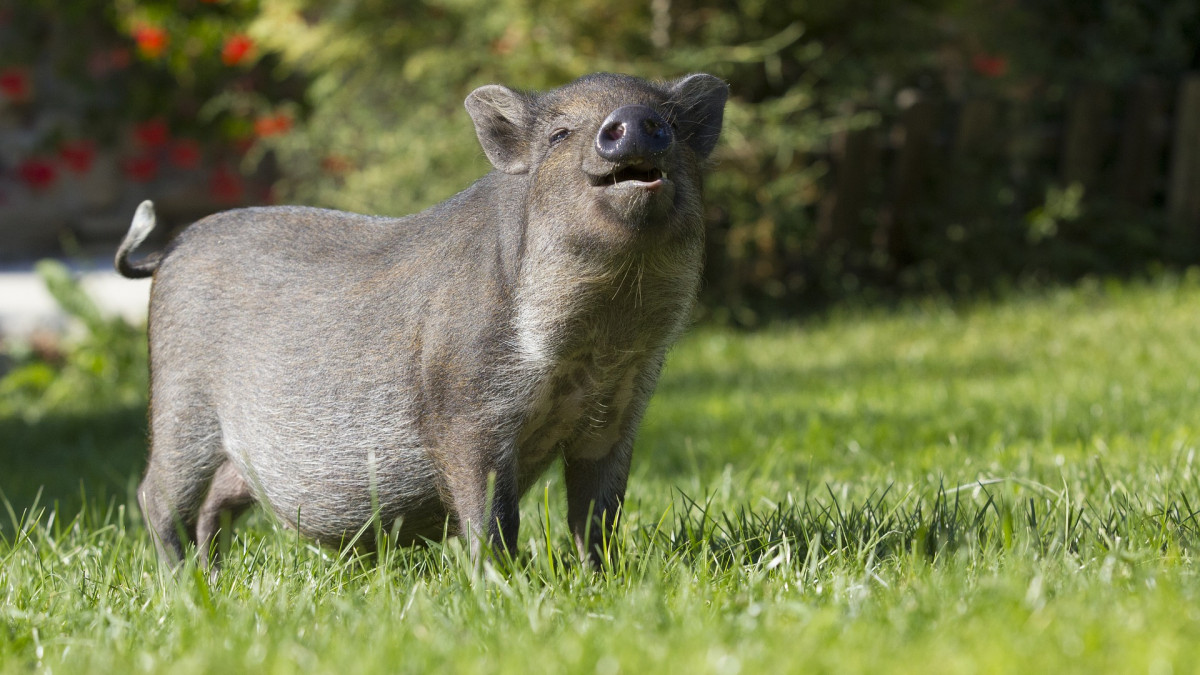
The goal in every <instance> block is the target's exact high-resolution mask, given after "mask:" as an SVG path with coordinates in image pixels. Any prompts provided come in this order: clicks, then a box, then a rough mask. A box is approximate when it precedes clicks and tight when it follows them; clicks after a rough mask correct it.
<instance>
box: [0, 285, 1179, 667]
mask: <svg viewBox="0 0 1200 675" xmlns="http://www.w3.org/2000/svg"><path fill="white" fill-rule="evenodd" d="M122 339H123V340H124V341H125V343H128V342H129V338H128V337H125V338H122ZM135 346H136V345H135ZM122 348H123V347H121V346H120V345H119V344H118V345H116V346H113V345H112V344H109V345H108V346H107V347H105V349H110V350H112V349H115V350H118V351H119V350H120V349H122ZM97 349H98V348H97ZM82 351H83V352H87V353H83V355H82V356H80V354H75V355H74V356H73V357H72V360H71V362H70V363H71V364H74V363H75V362H76V361H77V360H79V359H84V358H85V357H88V355H89V354H90V357H91V358H92V361H87V362H86V367H78V368H76V369H75V371H72V372H71V373H68V375H65V376H64V377H68V376H69V377H68V379H67V380H64V381H74V384H73V385H72V386H71V387H70V388H69V390H67V393H66V394H64V393H63V391H64V390H63V388H62V387H59V388H58V389H52V390H51V393H52V394H54V395H53V396H52V397H51V398H50V399H49V400H47V399H45V398H43V399H42V400H43V402H41V403H38V402H37V401H35V400H34V398H33V397H34V393H31V392H40V391H44V390H46V388H47V387H51V386H52V385H51V384H49V383H48V382H47V381H45V380H44V376H45V375H46V373H45V372H43V373H42V374H41V375H38V373H36V372H35V373H33V374H32V375H28V374H27V375H28V377H27V379H28V380H29V381H27V382H25V383H24V384H20V386H10V387H9V388H8V389H7V390H5V392H6V393H5V396H6V398H4V399H0V490H3V493H4V496H5V498H6V502H7V503H8V504H9V505H10V507H11V509H10V512H9V514H8V515H7V516H6V517H4V518H0V521H3V524H0V621H2V625H0V672H3V673H9V672H30V671H35V672H40V671H43V670H44V671H47V672H50V671H53V672H55V673H68V672H80V673H84V672H86V673H100V672H120V673H126V672H171V673H173V674H182V673H192V672H243V671H244V672H255V673H272V672H279V673H292V672H305V673H338V674H346V673H359V672H387V673H390V672H433V669H435V668H446V667H449V668H451V669H453V670H456V671H478V672H488V673H492V672H514V673H539V672H545V673H560V672H586V673H601V674H609V673H618V672H625V673H636V672H643V671H647V672H656V671H665V672H682V673H689V674H691V673H709V672H712V673H731V674H733V673H777V672H806V673H820V672H871V673H893V672H895V673H906V672H911V673H922V674H926V673H942V672H967V673H987V672H1013V673H1031V672H1081V673H1096V672H1114V673H1152V674H1159V673H1162V674H1167V673H1183V672H1195V670H1196V668H1197V667H1198V666H1197V664H1200V574H1198V572H1200V570H1198V566H1197V554H1198V552H1200V478H1198V475H1200V474H1198V471H1200V466H1197V465H1196V461H1195V460H1196V452H1197V447H1198V446H1200V276H1198V275H1189V276H1187V277H1183V278H1164V279H1161V280H1159V281H1155V282H1153V283H1142V284H1131V285H1126V284H1105V283H1085V284H1082V285H1080V286H1078V287H1076V288H1073V289H1070V290H1061V291H1048V292H1045V293H1042V294H1035V295H1023V296H1020V297H1017V298H1014V299H1012V300H1009V301H1006V302H996V303H984V304H980V305H976V306H973V307H971V308H968V309H962V308H959V309H955V308H952V307H949V306H947V305H943V304H938V303H931V304H929V305H915V306H912V307H909V308H907V309H904V310H899V311H890V312H882V311H873V312H865V313H847V314H845V315H837V316H833V317H830V318H826V319H822V320H820V321H814V322H810V323H808V324H807V325H802V326H797V325H782V326H778V327H775V328H772V329H768V330H765V331H762V332H758V333H753V334H740V333H736V332H731V331H726V330H717V329H706V328H700V329H697V330H695V331H693V332H692V333H691V334H690V335H689V336H688V337H687V338H685V339H684V340H683V341H682V342H681V343H680V344H679V346H678V347H677V348H676V349H675V350H674V351H673V352H672V355H671V358H670V362H669V364H668V366H667V369H666V372H665V373H664V375H663V379H662V381H661V384H660V387H659V391H658V394H657V395H656V397H655V399H654V400H653V403H652V404H651V407H650V410H649V412H648V414H647V416H646V420H645V423H644V425H643V428H642V432H641V435H640V437H639V441H638V450H637V454H636V456H635V460H634V471H633V476H632V477H631V480H630V490H629V501H628V504H627V508H628V510H627V513H626V516H625V521H624V528H623V530H622V533H621V540H620V542H619V544H618V545H619V546H620V547H621V548H622V550H623V556H622V558H621V561H622V562H621V563H620V564H619V566H618V567H617V568H616V569H613V570H609V571H607V572H606V573H603V574H591V573H588V572H586V571H582V570H581V569H580V568H579V567H578V565H576V564H575V563H574V554H573V552H572V547H571V546H570V544H569V542H568V538H567V531H566V525H565V522H564V521H565V518H564V515H565V507H564V505H563V504H562V502H563V497H562V493H561V481H560V480H559V478H558V477H557V474H556V472H554V471H552V472H551V473H549V474H547V478H546V481H545V488H544V489H535V490H534V491H532V492H531V494H529V495H528V496H527V497H526V499H525V500H524V502H523V503H522V516H523V524H522V530H521V537H522V542H521V559H520V560H519V561H518V564H519V569H518V570H517V571H515V572H514V573H502V572H500V571H497V570H495V569H492V568H487V569H485V570H484V571H483V573H482V574H481V575H480V576H478V577H477V578H472V573H471V570H470V567H469V565H467V564H466V563H465V562H464V556H463V553H462V549H461V547H460V546H459V545H458V544H457V542H452V543H450V544H447V545H435V546H431V547H429V548H425V549H399V550H397V549H393V550H389V551H388V552H386V553H385V554H384V555H383V556H381V558H380V559H379V560H378V561H376V560H364V559H354V558H353V557H352V556H348V555H341V556H339V554H338V553H337V552H336V551H330V550H323V549H319V548H316V547H314V546H313V545H311V544H310V543H309V542H306V541H304V540H297V539H296V538H295V536H294V534H291V533H289V532H288V531H287V530H283V529H281V528H279V527H277V526H276V525H275V524H274V523H273V521H272V520H271V519H270V518H269V517H267V516H266V515H264V514H261V513H255V514H252V515H251V516H249V517H248V518H247V519H246V520H244V521H243V522H242V523H241V524H240V527H239V528H238V530H237V532H236V534H235V535H234V536H233V537H232V538H231V540H230V541H229V545H230V552H229V554H228V556H227V558H226V567H225V568H224V569H223V571H222V572H221V574H220V577H219V579H218V580H217V582H216V583H215V584H213V585H209V584H208V583H207V582H206V581H205V580H204V578H203V576H202V575H200V574H196V573H193V572H194V570H192V569H188V570H185V572H184V573H183V574H182V575H181V578H179V579H178V580H174V581H173V580H163V579H161V578H160V577H159V575H158V572H157V566H156V563H155V560H154V557H153V552H152V550H151V547H150V542H149V539H148V537H147V534H146V531H145V530H144V528H143V527H142V525H141V522H140V517H139V516H138V514H137V512H136V508H135V507H134V506H133V504H134V500H133V497H132V492H133V486H134V485H135V484H136V481H137V478H138V474H139V473H140V471H141V467H142V463H143V461H144V453H145V445H144V440H143V437H144V430H145V424H144V405H145V403H144V399H143V398H142V397H141V394H140V393H139V392H140V391H141V387H142V386H143V384H142V382H143V381H144V380H143V378H144V375H142V374H140V373H139V372H136V370H137V368H144V364H142V365H140V366H139V365H138V364H137V359H136V358H134V359H132V360H131V363H132V365H126V366H123V367H122V368H118V369H116V371H115V374H114V371H113V369H112V368H106V367H105V364H106V362H105V360H104V359H105V357H104V354H103V352H104V349H99V351H100V352H102V353H100V354H99V355H97V354H95V353H91V352H88V351H87V350H82ZM92 351H96V350H92ZM134 353H136V349H135V350H134ZM97 359H98V361H97ZM125 360H129V359H125ZM114 362H121V363H124V361H122V360H121V359H116V360H115V361H114ZM109 365H111V364H109ZM74 367H75V366H73V365H69V368H74ZM131 368H132V369H133V370H134V371H135V372H133V373H132V374H130V372H129V370H130V369H131ZM76 371H77V372H76ZM39 377H42V378H43V379H42V380H39V379H38V378H39ZM69 378H74V380H70V379H69ZM10 379H11V378H10ZM442 672H445V671H442Z"/></svg>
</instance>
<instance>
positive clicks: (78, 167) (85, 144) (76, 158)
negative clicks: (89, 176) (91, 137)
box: [58, 140, 96, 173]
mask: <svg viewBox="0 0 1200 675" xmlns="http://www.w3.org/2000/svg"><path fill="white" fill-rule="evenodd" d="M58 156H59V157H61V158H62V161H63V163H64V164H66V165H67V168H68V169H70V170H71V171H74V172H75V173H87V172H88V171H91V169H92V162H93V161H94V160H95V159H96V144H95V143H93V142H91V141H86V140H84V141H67V142H65V143H63V144H62V145H60V146H59V147H58Z"/></svg>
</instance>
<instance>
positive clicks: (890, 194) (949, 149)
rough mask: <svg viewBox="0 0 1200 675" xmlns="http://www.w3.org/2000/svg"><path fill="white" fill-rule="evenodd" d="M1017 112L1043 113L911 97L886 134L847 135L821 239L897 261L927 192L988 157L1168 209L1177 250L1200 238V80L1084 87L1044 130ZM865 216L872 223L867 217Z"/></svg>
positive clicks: (1092, 193)
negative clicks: (868, 248) (969, 162)
mask: <svg viewBox="0 0 1200 675" xmlns="http://www.w3.org/2000/svg"><path fill="white" fill-rule="evenodd" d="M1022 107H1024V109H1026V110H1033V109H1039V110H1044V109H1045V108H1046V107H1047V106H1033V105H1029V104H1024V103H1015V102H1012V101H1004V102H1002V101H1000V100H996V99H985V98H971V99H967V100H965V101H959V102H946V101H938V100H933V99H930V98H922V97H920V96H917V95H913V96H911V97H910V100H908V101H906V102H905V105H902V106H901V111H900V113H899V114H898V115H897V116H896V117H895V118H894V119H892V120H888V121H887V122H886V123H885V124H884V125H882V126H881V127H876V128H870V129H859V130H854V131H849V132H846V133H843V134H841V135H840V136H839V137H838V138H836V139H835V142H834V143H833V145H832V148H831V151H830V155H829V162H830V164H831V166H832V169H833V171H832V176H831V184H830V185H829V186H828V188H827V191H826V194H825V197H824V198H823V201H822V203H821V204H820V206H819V210H818V214H817V234H818V239H819V241H820V242H821V243H823V244H831V243H835V242H842V243H845V244H849V245H851V246H854V245H862V244H863V243H867V242H874V244H875V245H876V246H883V247H885V248H886V249H887V250H888V251H889V252H891V253H892V254H893V255H902V254H903V251H905V250H907V249H908V247H909V244H910V242H909V241H907V240H908V239H909V238H910V237H913V236H917V235H919V228H920V227H921V224H920V222H917V221H918V219H919V218H918V215H917V212H918V207H919V206H920V205H921V204H922V203H923V200H926V199H929V198H930V197H931V192H934V193H935V192H936V191H931V190H930V189H929V188H930V185H931V184H932V185H936V184H937V182H938V181H939V180H943V179H944V178H945V177H946V175H947V173H948V172H953V171H955V167H957V166H961V163H962V160H964V159H970V158H980V157H989V156H991V157H997V156H998V157H1000V158H1001V161H1002V162H1003V161H1006V162H1008V163H1009V164H1010V165H1015V164H1030V163H1034V164H1037V165H1038V166H1039V167H1043V170H1044V171H1046V172H1047V173H1048V174H1049V175H1048V176H1045V178H1046V179H1048V180H1050V181H1052V182H1057V183H1060V184H1062V185H1070V184H1079V185H1082V186H1083V187H1084V189H1085V195H1087V199H1095V198H1104V199H1106V200H1114V201H1116V202H1120V203H1122V204H1125V205H1128V206H1129V207H1132V208H1133V209H1145V210H1148V211H1161V212H1162V213H1164V214H1165V215H1166V217H1167V220H1168V222H1169V223H1170V227H1171V231H1172V236H1173V237H1174V238H1175V239H1176V241H1178V242H1179V243H1195V242H1197V240H1200V73H1194V74H1190V75H1188V76H1187V77H1185V78H1183V79H1182V80H1181V81H1180V82H1177V83H1164V82H1162V81H1159V80H1153V79H1145V80H1142V81H1139V82H1137V83H1135V84H1133V85H1131V86H1129V87H1126V88H1122V89H1111V88H1106V87H1102V86H1097V85H1089V86H1081V87H1078V88H1077V89H1075V90H1074V91H1072V92H1070V93H1069V94H1068V95H1067V96H1066V97H1064V101H1063V106H1062V107H1061V109H1060V110H1058V111H1054V112H1051V113H1050V114H1049V116H1048V117H1047V118H1045V119H1040V120H1039V119H1029V116H1030V114H1031V113H1027V112H1022ZM1045 167H1050V168H1048V169H1047V168H1045ZM1017 168H1019V167H1017ZM881 184H882V189H881V188H880V185H881ZM867 210H870V211H874V212H875V213H876V214H877V215H876V216H875V217H874V218H873V219H867V218H864V212H865V211H867ZM869 221H873V222H869ZM868 230H870V231H868Z"/></svg>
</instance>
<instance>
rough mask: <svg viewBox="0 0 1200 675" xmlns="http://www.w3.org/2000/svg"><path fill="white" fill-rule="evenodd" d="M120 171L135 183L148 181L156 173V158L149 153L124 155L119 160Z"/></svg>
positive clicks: (152, 178)
mask: <svg viewBox="0 0 1200 675" xmlns="http://www.w3.org/2000/svg"><path fill="white" fill-rule="evenodd" d="M121 171H123V172H124V173H125V176H126V177H128V178H129V180H131V181H133V182H135V183H149V182H150V181H152V180H154V177H155V176H157V175H158V160H157V159H155V158H154V157H153V156H151V155H138V156H136V157H126V158H125V159H123V160H121Z"/></svg>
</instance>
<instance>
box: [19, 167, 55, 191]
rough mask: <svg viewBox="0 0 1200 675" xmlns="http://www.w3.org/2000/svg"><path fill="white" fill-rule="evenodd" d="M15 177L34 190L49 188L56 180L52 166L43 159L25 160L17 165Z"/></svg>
mask: <svg viewBox="0 0 1200 675" xmlns="http://www.w3.org/2000/svg"><path fill="white" fill-rule="evenodd" d="M17 175H19V176H20V177H21V180H23V181H25V184H26V185H28V186H29V187H31V188H33V189H34V190H41V189H43V188H47V187H49V186H50V185H51V184H52V183H54V181H55V180H57V179H58V172H57V171H55V170H54V165H53V164H51V163H50V162H47V161H46V160H44V159H27V160H25V161H24V162H21V163H20V164H19V165H17Z"/></svg>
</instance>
